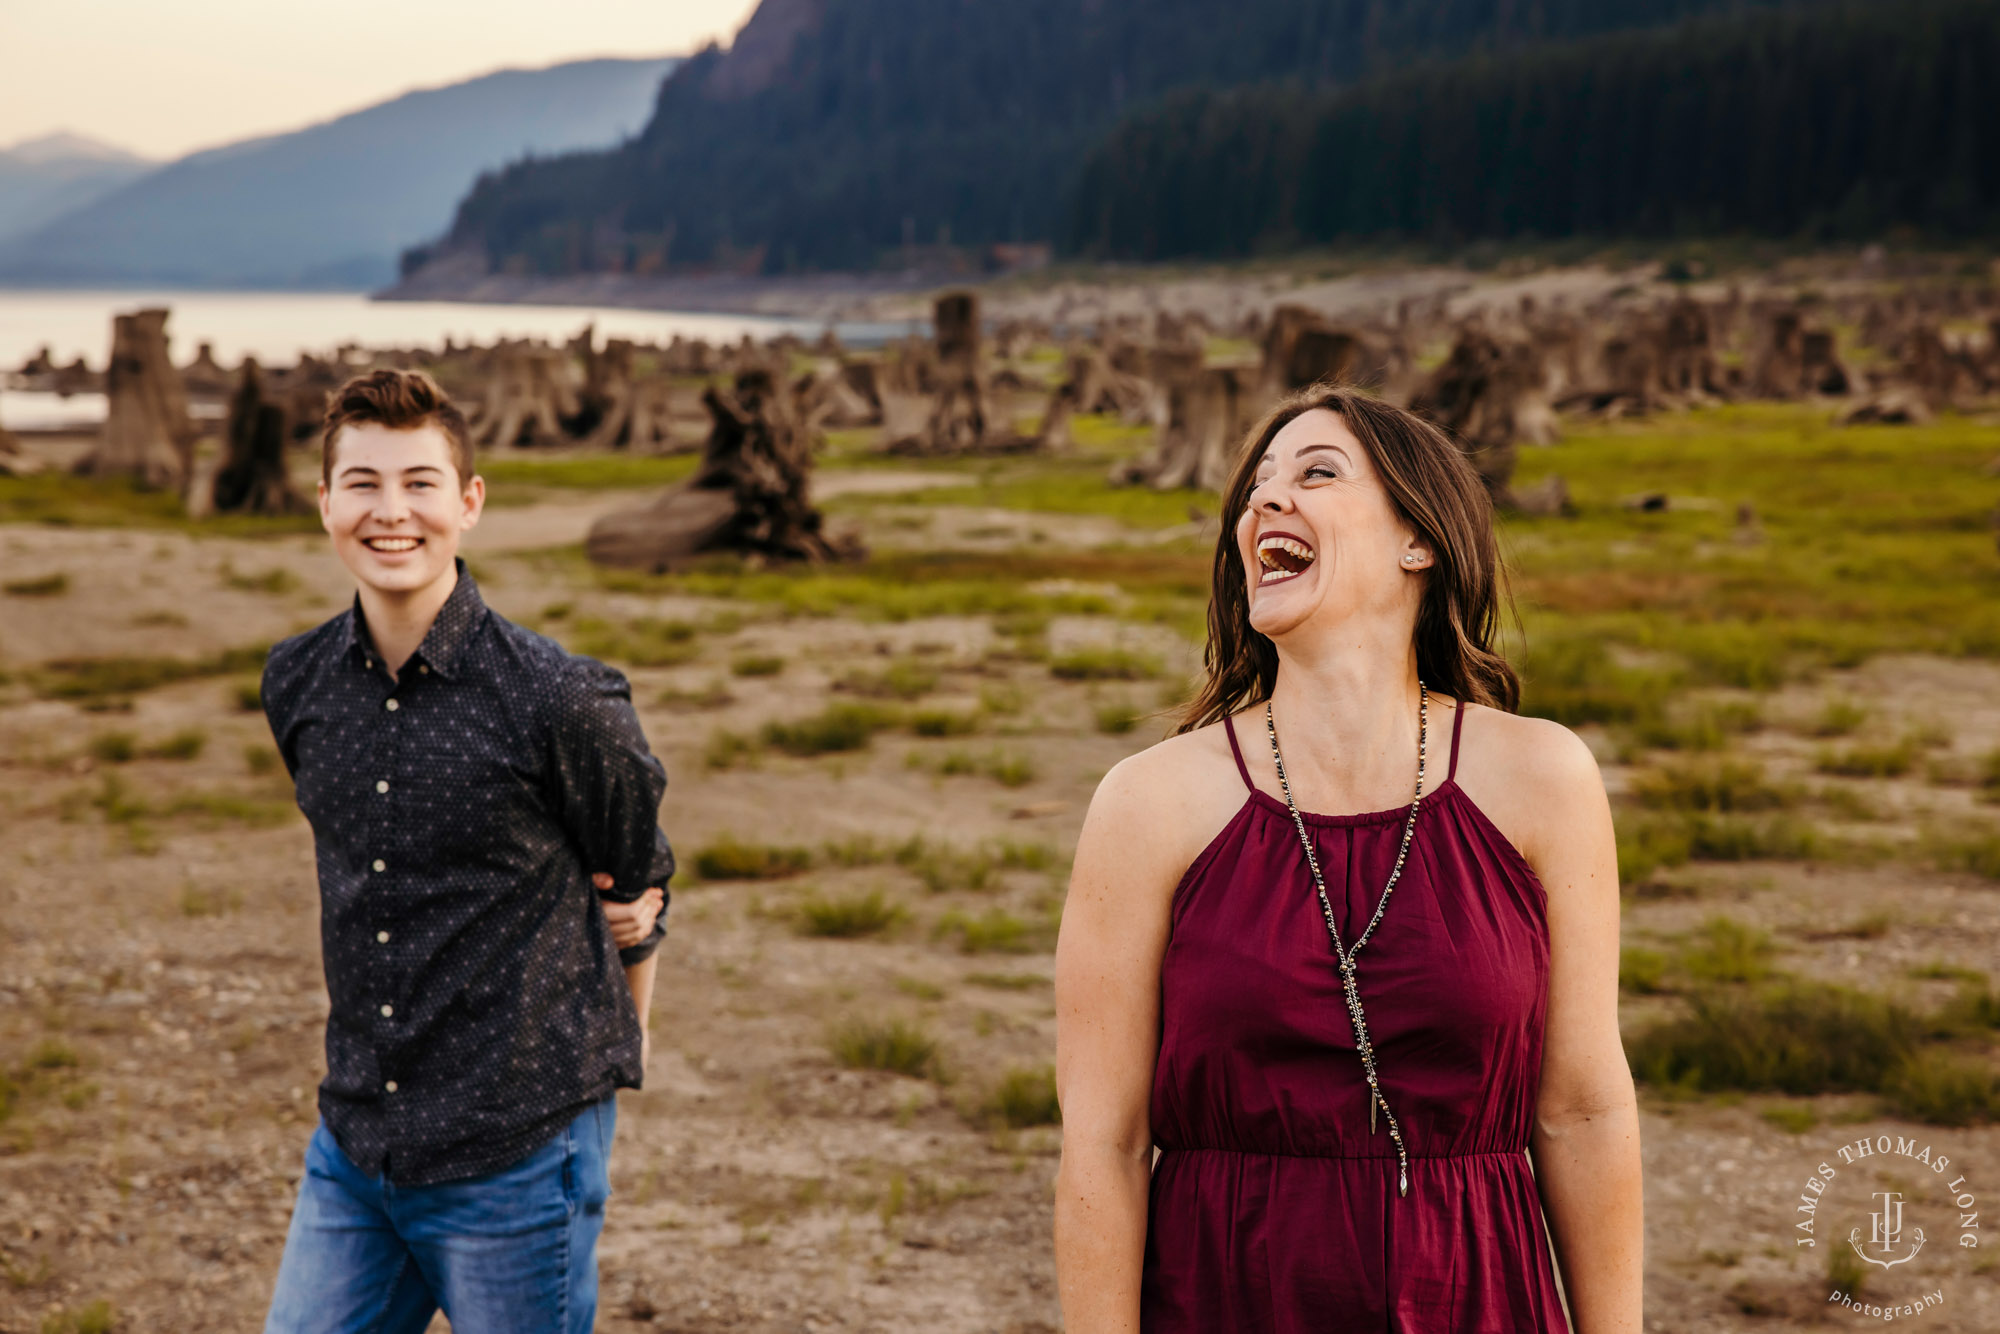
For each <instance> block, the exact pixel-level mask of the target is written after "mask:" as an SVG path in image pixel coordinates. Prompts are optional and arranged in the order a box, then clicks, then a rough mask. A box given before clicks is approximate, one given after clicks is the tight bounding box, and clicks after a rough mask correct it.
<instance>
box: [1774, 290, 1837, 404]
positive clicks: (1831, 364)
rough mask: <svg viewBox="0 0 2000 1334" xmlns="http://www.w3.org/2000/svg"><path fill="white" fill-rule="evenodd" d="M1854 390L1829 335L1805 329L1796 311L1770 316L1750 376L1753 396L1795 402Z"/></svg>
mask: <svg viewBox="0 0 2000 1334" xmlns="http://www.w3.org/2000/svg"><path fill="white" fill-rule="evenodd" d="M1853 387H1854V377H1853V376H1852V375H1850V374H1849V373H1848V370H1847V367H1846V366H1844V365H1842V364H1841V361H1840V356H1839V353H1838V350H1837V348H1836V346H1835V343H1834V338H1833V335H1832V333H1830V332H1829V331H1827V330H1824V329H1808V328H1806V324H1805V317H1804V316H1803V315H1802V314H1801V313H1800V312H1799V311H1798V310H1796V309H1791V308H1787V309H1783V310H1778V311H1774V312H1773V313H1772V315H1771V317H1770V322H1769V324H1768V325H1767V326H1766V330H1765V337H1764V345H1763V347H1762V348H1761V349H1760V350H1759V352H1758V356H1757V363H1756V369H1755V370H1753V371H1752V372H1751V375H1750V388H1751V392H1752V393H1754V394H1756V395H1757V397H1759V398H1778V399H1798V398H1808V397H1812V396H1815V395H1821V394H1828V395H1842V394H1846V393H1848V392H1850V391H1851V390H1852V388H1853Z"/></svg>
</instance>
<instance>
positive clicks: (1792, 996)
mask: <svg viewBox="0 0 2000 1334" xmlns="http://www.w3.org/2000/svg"><path fill="white" fill-rule="evenodd" d="M1689 1001H1690V1005H1691V1010H1692V1012H1691V1013H1690V1014H1688V1015H1686V1016H1684V1017H1680V1018H1675V1019H1668V1020H1663V1021H1661V1022H1660V1023H1657V1024H1655V1025H1654V1026H1653V1027H1651V1028H1649V1029H1646V1030H1645V1031H1643V1032H1641V1033H1640V1034H1638V1035H1637V1036H1636V1037H1634V1038H1633V1039H1632V1040H1631V1041H1630V1042H1628V1044H1627V1053H1628V1055H1629V1056H1630V1058H1631V1063H1632V1070H1633V1073H1634V1074H1636V1075H1637V1076H1638V1077H1639V1078H1641V1079H1643V1080H1645V1081H1647V1082H1648V1083H1652V1084H1659V1085H1666V1086H1674V1087H1680V1088H1686V1089H1694V1090H1699V1091H1702V1092H1716V1091H1720V1090H1724V1089H1742V1090H1745V1091H1749V1092H1777V1093H1788V1094H1791V1095H1793V1096H1795V1097H1804V1096H1808V1095H1812V1094H1818V1093H1837V1092H1874V1091H1876V1090H1879V1089H1880V1088H1882V1086H1883V1085H1884V1084H1885V1083H1886V1082H1887V1080H1888V1078H1889V1077H1890V1075H1891V1074H1892V1073H1894V1072H1895V1071H1896V1070H1897V1069H1898V1068H1899V1067H1900V1066H1901V1065H1902V1063H1903V1061H1904V1060H1906V1059H1907V1058H1908V1057H1909V1056H1910V1055H1911V1054H1912V1053H1914V1052H1915V1051H1916V1049H1917V1044H1918V1037H1919V1033H1920V1030H1921V1023H1920V1021H1919V1019H1918V1017H1917V1016H1916V1015H1915V1014H1913V1013H1912V1012H1911V1011H1909V1010H1908V1009H1907V1008H1905V1007H1903V1006H1902V1005H1899V1004H1897V1003H1895V1002H1893V1001H1888V1000H1884V999H1882V998H1880V997H1878V996H1873V995H1870V994H1868V993H1867V992H1861V991H1855V990H1852V989H1850V988H1846V987H1833V986H1826V985H1823V984H1820V983H1806V982H1781V983H1776V984H1772V985H1770V986H1767V987H1764V988H1762V989H1758V990H1755V991H1744V990H1741V989H1738V988H1723V987H1715V988H1709V989H1704V990H1700V991H1697V992H1696V993H1694V994H1693V995H1692V996H1691V997H1690V998H1689Z"/></svg>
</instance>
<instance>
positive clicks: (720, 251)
mask: <svg viewBox="0 0 2000 1334" xmlns="http://www.w3.org/2000/svg"><path fill="white" fill-rule="evenodd" d="M1801 2H1802V0H1801ZM1762 7H1764V6H1763V5H1761V4H1760V3H1759V2H1758V0H1542V2H1541V3H1538V4H1529V5H1523V4H1517V3H1510V2H1509V0H1143V3H1142V2H1141V0H1008V3H1005V4H995V3H992V2H991V0H764V3H763V4H762V5H761V6H760V7H759V9H758V11H757V13H756V14H755V16H754V17H753V18H752V20H751V22H750V23H749V25H748V26H747V27H746V28H745V30H744V31H743V33H742V34H741V35H740V36H739V38H738V39H737V41H736V43H735V44H734V45H733V46H732V47H731V48H730V49H729V50H728V51H727V52H721V51H710V52H707V53H705V54H703V55H701V56H698V57H696V58H695V59H693V60H691V61H689V62H688V64H687V65H685V66H684V67H682V68H681V69H679V70H678V71H676V72H675V74H674V75H673V76H672V77H671V78H670V79H668V80H667V81H666V83H665V85H664V86H663V87H662V89H661V93H660V97H659V102H658V105H657V108H656V110H655V113H654V116H653V118H652V121H651V123H650V124H649V125H648V126H647V128H646V130H645V131H644V133H643V134H641V135H640V136H639V137H638V138H637V139H636V140H635V141H633V142H632V143H630V144H627V145H625V146H624V147H622V148H621V149H618V150H616V151H613V152H606V153H576V154H569V155H565V156H561V157H556V158H544V159H538V160H534V161H529V162H522V163H517V164H516V165H514V166H513V167H510V168H509V169H507V170H505V171H502V172H497V173H493V174H491V175H489V176H487V177H485V178H483V179H482V180H481V181H480V183H479V184H478V186H477V187H476V188H475V189H474V190H473V191H472V193H471V195H470V196H469V197H468V198H466V199H465V200H464V202H463V203H462V204H461V206H460V208H459V210H458V215H457V218H456V221H455V223H454V225H453V228H452V231H451V233H450V236H449V237H448V238H446V244H445V245H444V246H441V247H440V246H433V247H429V248H426V249H424V250H420V251H417V252H412V253H411V254H410V255H409V256H407V257H406V260H405V267H406V270H408V269H412V268H416V267H420V266H421V265H422V264H424V263H425V262H427V261H428V260H429V259H430V258H432V257H433V256H434V255H435V254H436V253H437V252H438V251H439V250H451V251H453V252H455V253H456V254H457V255H458V256H460V257H461V258H462V257H464V256H466V255H468V254H472V255H478V256H483V258H484V259H485V261H486V262H487V263H488V264H489V265H490V266H491V267H492V268H495V269H504V270H511V271H516V272H527V273H551V274H560V273H574V272H578V271H594V270H609V271H621V270H638V271H654V270H659V269H665V268H678V267H686V266H703V265H710V264H721V265H727V266H730V267H736V268H743V269H753V270H755V269H761V270H765V271H783V270H796V269H812V268H817V269H825V268H842V267H850V268H852V267H870V266H873V265H874V264H876V263H877V262H878V261H879V260H881V259H882V258H883V257H884V256H885V254H889V253H893V252H894V251H895V250H896V248H897V247H899V246H901V245H903V244H906V243H909V242H916V243H920V244H933V243H936V242H939V241H941V240H948V241H951V242H955V243H959V244H967V243H983V242H992V241H1035V240H1051V239H1053V238H1054V236H1055V234H1056V232H1057V230H1058V227H1059V225H1060V224H1061V222H1062V220H1063V218H1064V216H1065V210H1064V201H1065V198H1066V194H1065V192H1066V190H1067V189H1068V187H1069V185H1070V183H1071V182H1072V181H1073V180H1074V178H1075V172H1076V168H1077V166H1078V164H1079V163H1080V162H1081V160H1082V159H1083V157H1084V156H1085V155H1086V154H1087V153H1088V152H1089V151H1090V150H1091V148H1092V147H1093V146H1094V145H1095V144H1096V143H1097V142H1098V141H1099V140H1100V138H1101V137H1102V136H1103V134H1104V133H1105V132H1106V131H1107V130H1108V129H1109V128H1110V127H1111V126H1112V125H1113V124H1115V123H1116V122H1117V120H1118V118H1119V117H1120V116H1122V115H1125V114H1127V113H1129V112H1131V111H1133V110H1134V109H1135V108H1138V107H1141V106H1144V105H1147V104H1149V103H1152V102H1154V101H1156V100H1157V99H1158V98H1160V97H1161V96H1163V95H1166V94H1169V93H1171V92H1173V91H1174V90H1175V89H1180V88H1187V87H1194V86H1211V87H1229V86H1235V85H1240V84H1245V83H1251V82H1257V81H1264V80H1271V79H1287V80H1293V81H1295V82H1296V83H1297V84H1298V85H1299V86H1301V87H1304V88H1323V87H1328V86H1332V85H1335V84H1344V83H1348V82H1352V81H1354V80H1357V79H1360V78H1363V77H1365V76H1367V75H1370V74H1372V73H1378V72H1381V71H1384V70H1388V69H1393V68H1396V67H1399V66H1403V65H1406V64H1408V63H1409V62H1411V61H1413V60H1419V59H1424V58H1430V57H1438V56H1448V55H1462V54H1464V53H1466V52H1468V51H1487V52H1492V53H1494V54H1495V56H1496V58H1499V57H1500V56H1502V55H1504V54H1505V53H1507V52H1512V51H1516V50H1519V49H1522V48H1524V47H1527V46H1530V45H1532V44H1535V43H1538V42H1545V41H1548V40H1552V39H1558V38H1568V37H1574V36H1577V35H1580V34H1588V33H1594V32H1602V31H1606V30H1609V29H1620V28H1629V27H1633V26H1637V25H1645V24H1659V23H1664V22H1670V21H1673V20H1676V19H1679V18H1681V17H1684V16H1686V15H1689V14H1693V13H1700V12H1709V11H1715V10H1719V9H1721V10H1729V11H1732V12H1733V11H1738V10H1743V9H1755V8H1762Z"/></svg>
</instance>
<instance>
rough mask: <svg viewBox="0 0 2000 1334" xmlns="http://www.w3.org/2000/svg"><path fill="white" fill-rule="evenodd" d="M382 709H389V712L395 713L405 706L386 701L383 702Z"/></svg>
mask: <svg viewBox="0 0 2000 1334" xmlns="http://www.w3.org/2000/svg"><path fill="white" fill-rule="evenodd" d="M382 707H383V708H385V709H387V710H388V711H389V712H391V713H394V712H395V711H396V710H398V709H400V708H402V707H403V706H402V705H401V704H399V703H397V702H396V701H395V700H393V699H385V700H383V701H382Z"/></svg>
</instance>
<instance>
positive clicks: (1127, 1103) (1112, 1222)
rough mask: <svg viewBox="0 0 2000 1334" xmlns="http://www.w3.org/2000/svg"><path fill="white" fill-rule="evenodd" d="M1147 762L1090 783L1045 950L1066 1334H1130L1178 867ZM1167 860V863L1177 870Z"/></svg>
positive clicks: (1153, 763)
mask: <svg viewBox="0 0 2000 1334" xmlns="http://www.w3.org/2000/svg"><path fill="white" fill-rule="evenodd" d="M1156 756H1157V752H1154V753H1152V754H1149V755H1141V756H1135V757H1133V759H1130V760H1127V761H1125V762H1124V763H1123V764H1121V765H1119V766H1118V767H1117V768H1115V769H1113V770H1112V771H1111V772H1110V773H1109V774H1107V775H1105V778H1104V781H1103V782H1102V783H1101V784H1100V785H1099V786H1098V789H1097V795H1096V796H1095V797H1094V798H1093V799H1092V801H1091V803H1090V813H1089V815H1088V816H1086V817H1085V819H1084V824H1083V833H1082V835H1081V836H1080V838H1079V839H1078V842H1077V849H1076V863H1075V867H1074V869H1073V870H1072V871H1071V873H1070V888H1069V900H1068V902H1067V903H1066V904H1065V905H1064V908H1063V920H1062V931H1061V934H1060V937H1059V938H1058V940H1057V942H1056V1095H1057V1098H1058V1099H1059V1100H1060V1102H1061V1105H1062V1115H1063V1147H1062V1163H1061V1166H1060V1167H1059V1168H1058V1169H1057V1172H1056V1205H1055V1246H1056V1282H1057V1288H1058V1291H1059V1293H1060V1296H1061V1300H1062V1312H1063V1327H1064V1328H1065V1329H1066V1330H1068V1331H1069V1334H1136V1331H1137V1330H1138V1328H1139V1275H1140V1268H1141V1265H1142V1262H1143V1260H1144V1256H1145V1247H1146V1194H1147V1183H1148V1180H1149V1178H1150V1176H1151V1173H1152V1165H1153V1137H1152V1130H1151V1127H1150V1125H1149V1124H1148V1119H1147V1104H1148V1102H1149V1100H1150V1098H1151V1094H1152V1083H1153V1061H1154V1057H1155V1056H1156V1055H1157V1054H1158V1051H1159V996H1160V960H1161V957H1162V956H1163V954H1164V953H1165V950H1166V943H1167V923H1168V913H1169V909H1170V906H1171V900H1172V897H1173V890H1174V885H1175V883H1176V882H1177V880H1178V879H1179V877H1180V874H1181V871H1182V868H1183V867H1184V866H1185V864H1186V861H1187V858H1185V857H1183V856H1182V855H1181V854H1182V851H1183V848H1182V839H1181V838H1180V837H1178V836H1177V835H1178V833H1179V830H1180V829H1181V828H1182V827H1184V826H1185V824H1186V822H1185V821H1181V820H1176V819H1175V818H1174V815H1173V806H1174V805H1175V803H1174V802H1173V801H1172V800H1171V799H1169V800H1167V801H1164V802H1163V801H1161V800H1160V799H1159V796H1160V794H1158V793H1156V792H1155V791H1154V790H1153V789H1155V788H1157V787H1159V786H1161V785H1160V784H1159V783H1158V781H1157V780H1156V779H1149V776H1148V775H1149V773H1150V772H1151V771H1153V770H1156V769H1157V768H1158V767H1159V766H1158V764H1157V760H1156ZM1176 863H1178V864H1176Z"/></svg>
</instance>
